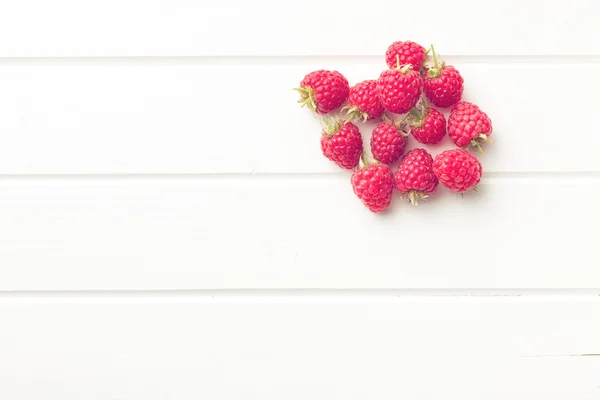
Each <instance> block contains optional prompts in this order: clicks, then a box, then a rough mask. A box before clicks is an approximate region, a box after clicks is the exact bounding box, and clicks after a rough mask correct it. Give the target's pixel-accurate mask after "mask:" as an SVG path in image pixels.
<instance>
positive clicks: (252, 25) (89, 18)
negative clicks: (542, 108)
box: [0, 0, 600, 57]
mask: <svg viewBox="0 0 600 400" xmlns="http://www.w3.org/2000/svg"><path fill="white" fill-rule="evenodd" d="M419 11H423V8H422V7H421V8H420V7H418V6H416V5H415V6H412V7H411V5H408V4H406V3H402V2H389V1H385V0H374V1H371V2H369V4H368V5H363V6H360V7H355V6H348V4H347V3H344V2H342V1H326V2H324V1H319V0H305V1H302V2H281V1H277V0H256V1H252V2H247V1H244V0H228V1H221V2H214V1H188V0H152V1H143V0H105V1H102V2H100V1H96V2H91V3H90V2H85V3H83V2H80V1H77V0H55V1H52V2H47V1H43V0H21V1H18V2H14V1H13V2H8V1H7V2H2V4H1V5H0V36H1V37H3V38H6V40H3V41H2V42H1V43H0V57H88V56H111V57H114V56H124V57H130V56H198V55H252V56H254V55H265V54H266V55H295V54H327V55H330V54H344V55H346V54H383V53H384V52H385V49H386V47H387V45H388V44H389V43H391V42H392V41H394V40H406V39H412V40H416V41H420V42H422V43H424V44H427V45H428V44H429V43H436V44H437V45H438V48H439V49H440V50H441V51H443V52H445V53H447V54H477V55H479V54H517V55H518V54H526V55H529V54H575V55H578V54H594V55H599V54H600V44H599V43H598V41H597V40H595V38H596V37H597V29H596V28H595V27H596V21H597V20H598V18H599V8H598V5H597V3H595V2H594V1H592V0H572V1H569V2H564V1H560V0H550V1H549V0H533V1H526V2H524V1H519V0H505V1H503V2H493V3H489V2H485V3H483V2H481V3H476V2H473V1H471V0H455V1H452V2H448V1H444V0H430V1H429V2H428V3H427V10H426V12H425V11H423V13H421V14H419ZM415 12H416V13H417V15H418V17H417V18H414V17H412V16H409V14H411V15H412V13H415Z"/></svg>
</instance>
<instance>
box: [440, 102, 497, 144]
mask: <svg viewBox="0 0 600 400" xmlns="http://www.w3.org/2000/svg"><path fill="white" fill-rule="evenodd" d="M491 134H492V121H491V120H490V118H489V117H488V116H487V114H486V113H484V112H483V111H481V110H480V109H479V107H477V106H476V105H475V104H472V103H469V102H467V101H461V102H460V103H458V104H457V105H456V106H454V109H452V112H451V113H450V117H449V118H448V136H450V139H452V141H453V142H454V143H456V145H457V146H459V147H468V148H471V147H477V148H478V149H479V151H481V152H482V153H483V149H482V148H481V143H483V142H491V141H492V140H491V139H490V138H489V136H490V135H491Z"/></svg>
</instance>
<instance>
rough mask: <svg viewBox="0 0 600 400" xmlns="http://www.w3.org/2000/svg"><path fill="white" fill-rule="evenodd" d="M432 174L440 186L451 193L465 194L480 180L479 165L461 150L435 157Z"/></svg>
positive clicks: (450, 151) (477, 161)
mask: <svg viewBox="0 0 600 400" xmlns="http://www.w3.org/2000/svg"><path fill="white" fill-rule="evenodd" d="M433 172H435V175H436V176H437V177H438V179H439V180H440V182H441V183H442V185H444V186H445V187H447V188H448V189H450V190H452V191H453V192H466V191H467V190H469V189H472V188H474V187H475V186H477V184H478V183H479V181H480V179H481V173H482V172H481V164H480V163H479V160H477V158H475V157H474V156H473V155H471V154H470V153H469V152H467V151H464V150H462V149H454V150H446V151H443V152H441V153H440V154H438V155H437V156H436V157H435V160H434V161H433Z"/></svg>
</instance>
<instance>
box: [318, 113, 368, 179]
mask: <svg viewBox="0 0 600 400" xmlns="http://www.w3.org/2000/svg"><path fill="white" fill-rule="evenodd" d="M325 123H326V124H327V126H326V128H325V129H324V130H323V135H321V150H323V154H324V155H325V157H327V158H329V159H330V160H331V161H333V162H335V163H336V164H337V165H339V166H340V167H342V168H346V169H352V168H355V167H356V166H357V165H358V161H359V159H360V155H361V154H362V152H363V144H362V137H361V136H360V131H359V130H358V127H357V126H356V125H354V124H353V123H351V122H348V123H346V124H342V125H340V123H339V121H337V120H334V121H333V122H328V121H325Z"/></svg>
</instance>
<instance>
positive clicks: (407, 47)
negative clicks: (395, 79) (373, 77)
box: [385, 40, 425, 71]
mask: <svg viewBox="0 0 600 400" xmlns="http://www.w3.org/2000/svg"><path fill="white" fill-rule="evenodd" d="M385 61H386V62H387V65H388V67H390V68H396V67H398V64H400V66H403V65H408V64H410V65H412V67H413V69H414V70H415V71H418V70H420V69H421V66H422V65H423V61H425V48H424V47H423V46H421V45H420V44H418V43H415V42H410V41H408V40H407V41H406V42H394V43H392V44H391V45H390V47H388V49H387V51H386V52H385Z"/></svg>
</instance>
